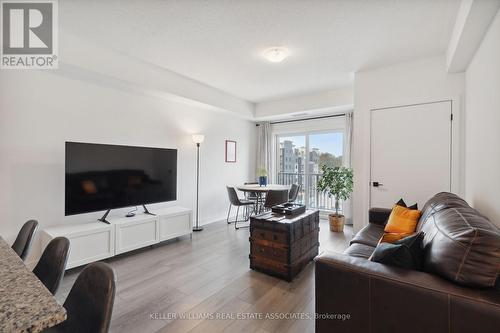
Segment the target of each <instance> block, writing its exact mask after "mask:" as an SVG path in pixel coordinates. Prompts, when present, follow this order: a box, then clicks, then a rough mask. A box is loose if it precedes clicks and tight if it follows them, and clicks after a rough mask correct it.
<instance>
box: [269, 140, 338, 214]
mask: <svg viewBox="0 0 500 333" xmlns="http://www.w3.org/2000/svg"><path fill="white" fill-rule="evenodd" d="M276 145H277V147H276V150H277V157H276V159H277V161H276V167H277V177H276V179H277V183H279V184H284V185H291V184H294V183H295V184H298V185H300V192H299V195H298V198H297V202H298V203H301V204H305V205H306V206H307V207H310V208H314V209H320V210H326V211H331V210H333V209H334V208H335V199H334V198H329V197H328V196H327V195H324V194H323V193H319V192H318V191H317V184H318V180H319V179H320V177H321V168H322V167H323V165H328V166H342V163H343V161H342V156H343V155H344V154H343V152H344V133H343V132H342V131H327V132H310V133H301V134H297V135H288V134H287V135H277V136H276Z"/></svg>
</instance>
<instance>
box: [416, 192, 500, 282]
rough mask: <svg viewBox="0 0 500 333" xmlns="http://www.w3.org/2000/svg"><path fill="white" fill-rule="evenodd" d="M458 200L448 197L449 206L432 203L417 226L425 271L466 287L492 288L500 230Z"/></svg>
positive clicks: (499, 266) (498, 258)
mask: <svg viewBox="0 0 500 333" xmlns="http://www.w3.org/2000/svg"><path fill="white" fill-rule="evenodd" d="M458 199H459V200H458ZM460 200H461V199H460V198H458V197H456V198H453V197H450V196H447V199H446V200H445V203H446V202H448V203H450V206H449V207H446V206H443V205H445V203H443V204H440V203H438V202H434V203H432V205H431V207H432V208H429V209H433V210H434V212H433V213H432V214H428V215H427V216H428V217H427V219H426V220H425V221H423V224H422V226H421V227H420V230H421V231H423V232H424V233H425V237H424V244H423V245H424V251H425V259H424V270H425V271H427V272H431V273H436V274H438V275H441V276H443V277H445V278H447V279H449V280H452V281H454V282H456V283H458V284H461V285H465V286H472V287H493V286H494V285H495V281H496V279H497V276H498V274H499V269H500V230H499V229H498V227H496V226H495V225H493V224H492V223H491V222H490V221H489V220H488V219H487V218H485V217H484V216H482V215H481V214H479V213H478V212H477V211H476V210H474V209H473V208H470V207H469V206H464V205H463V204H462V202H460ZM462 201H463V200H462ZM426 206H427V204H426Z"/></svg>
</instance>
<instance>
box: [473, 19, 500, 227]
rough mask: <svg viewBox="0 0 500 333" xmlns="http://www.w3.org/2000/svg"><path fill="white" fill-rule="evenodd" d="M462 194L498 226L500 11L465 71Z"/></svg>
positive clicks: (499, 193) (499, 205)
mask: <svg viewBox="0 0 500 333" xmlns="http://www.w3.org/2000/svg"><path fill="white" fill-rule="evenodd" d="M465 86H466V95H465V110H466V111H465V118H466V121H465V123H466V125H465V130H466V134H465V141H466V145H465V149H466V159H465V175H466V183H465V194H466V199H467V201H468V202H469V203H470V204H471V205H472V206H473V207H475V208H476V209H478V210H479V211H480V212H481V213H483V214H484V215H486V216H488V217H489V218H490V219H491V221H492V222H494V223H496V225H498V226H500V147H499V143H500V12H498V13H497V15H496V17H495V19H494V21H493V23H492V25H491V26H490V28H489V31H488V33H487V34H486V36H485V37H484V40H483V42H482V44H481V45H480V47H479V49H478V50H477V52H476V54H475V55H474V58H473V59H472V61H471V63H470V65H469V67H468V69H467V71H466V74H465Z"/></svg>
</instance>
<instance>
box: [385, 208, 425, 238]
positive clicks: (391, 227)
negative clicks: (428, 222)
mask: <svg viewBox="0 0 500 333" xmlns="http://www.w3.org/2000/svg"><path fill="white" fill-rule="evenodd" d="M419 218H420V211H419V210H416V209H409V208H406V207H402V206H399V205H394V207H393V208H392V212H391V215H390V216H389V221H387V224H386V225H385V229H384V231H385V232H395V233H402V234H408V233H413V232H415V229H416V228H417V223H418V219H419Z"/></svg>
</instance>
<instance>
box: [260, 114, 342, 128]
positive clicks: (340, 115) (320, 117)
mask: <svg viewBox="0 0 500 333" xmlns="http://www.w3.org/2000/svg"><path fill="white" fill-rule="evenodd" d="M345 115H346V114H345V113H337V114H331V115H328V116H318V117H310V118H301V119H290V120H281V121H271V123H270V124H271V125H274V124H284V123H294V122H297V121H305V120H316V119H324V118H336V117H345ZM255 126H260V124H255Z"/></svg>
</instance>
